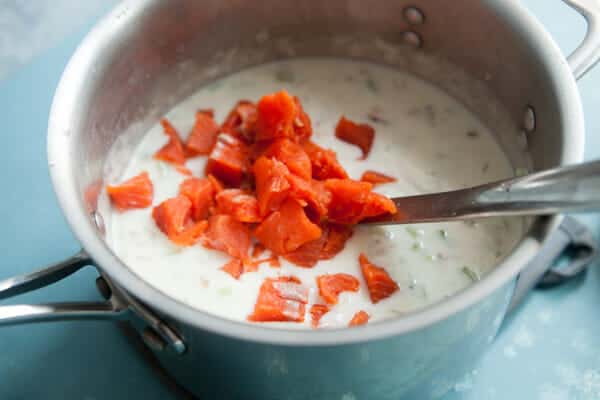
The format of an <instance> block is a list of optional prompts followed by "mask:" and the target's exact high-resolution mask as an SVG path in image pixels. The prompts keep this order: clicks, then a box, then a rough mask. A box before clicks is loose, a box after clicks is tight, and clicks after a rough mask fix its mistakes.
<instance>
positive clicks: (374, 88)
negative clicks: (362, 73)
mask: <svg viewBox="0 0 600 400" xmlns="http://www.w3.org/2000/svg"><path fill="white" fill-rule="evenodd" d="M365 84H366V85H367V89H369V90H370V91H371V92H372V93H377V92H378V91H379V88H378V87H377V83H376V82H375V80H374V79H373V78H367V80H366V81H365Z"/></svg>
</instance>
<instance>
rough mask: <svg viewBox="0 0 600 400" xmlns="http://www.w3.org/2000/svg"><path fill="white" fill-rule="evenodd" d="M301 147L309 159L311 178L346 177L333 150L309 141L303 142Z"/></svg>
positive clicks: (346, 174)
mask: <svg viewBox="0 0 600 400" xmlns="http://www.w3.org/2000/svg"><path fill="white" fill-rule="evenodd" d="M302 148H303V149H304V151H305V152H306V154H307V155H308V158H309V159H310V163H311V169H312V177H313V178H315V179H318V180H325V179H332V178H338V179H346V178H348V173H347V172H346V170H345V169H344V167H342V165H341V164H340V162H339V161H338V159H337V155H336V154H335V151H333V150H329V149H324V148H322V147H321V146H319V145H317V144H316V143H314V142H311V141H306V142H304V143H303V144H302Z"/></svg>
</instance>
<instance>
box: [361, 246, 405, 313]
mask: <svg viewBox="0 0 600 400" xmlns="http://www.w3.org/2000/svg"><path fill="white" fill-rule="evenodd" d="M358 260H359V262H360V269H361V271H362V275H363V278H364V279H365V281H366V282H367V288H368V289H369V297H370V298H371V302H372V303H373V304H377V303H379V302H380V301H381V300H383V299H386V298H388V297H390V296H391V295H392V294H394V293H395V292H396V291H397V290H399V288H398V284H397V283H396V282H394V280H393V279H392V278H391V277H390V276H389V275H388V273H387V272H386V270H385V269H383V268H381V267H378V266H377V265H374V264H372V263H371V262H370V261H369V260H368V259H367V256H365V255H364V254H362V253H361V254H360V256H359V257H358Z"/></svg>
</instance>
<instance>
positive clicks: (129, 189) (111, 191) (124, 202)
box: [86, 171, 154, 211]
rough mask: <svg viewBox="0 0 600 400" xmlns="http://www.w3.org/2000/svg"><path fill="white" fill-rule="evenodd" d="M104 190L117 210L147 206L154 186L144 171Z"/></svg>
mask: <svg viewBox="0 0 600 400" xmlns="http://www.w3.org/2000/svg"><path fill="white" fill-rule="evenodd" d="M106 191H107V193H108V196H109V197H110V201H111V203H112V204H113V206H115V207H116V208H117V209H118V210H119V211H125V210H130V209H134V208H146V207H149V206H150V205H152V198H153V196H154V186H153V185H152V181H151V180H150V175H148V173H147V172H146V171H144V172H142V173H140V174H139V175H136V176H134V177H133V178H130V179H128V180H126V181H125V182H123V183H121V184H119V185H108V186H107V187H106ZM86 193H87V192H86ZM96 198H97V196H96ZM94 200H95V199H94Z"/></svg>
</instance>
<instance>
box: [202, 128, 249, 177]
mask: <svg viewBox="0 0 600 400" xmlns="http://www.w3.org/2000/svg"><path fill="white" fill-rule="evenodd" d="M248 155H249V149H248V146H247V145H246V144H245V143H244V142H242V141H241V140H240V139H238V138H236V137H234V136H232V135H231V134H229V133H220V134H219V135H218V136H217V141H216V143H215V146H214V147H213V149H212V151H211V152H210V155H209V156H208V162H207V163H206V174H207V175H209V174H212V175H214V176H215V177H216V178H217V179H219V180H220V181H221V182H224V183H225V184H226V185H229V186H233V187H239V185H240V184H241V183H242V180H243V179H244V176H245V174H246V173H247V172H248V169H249V165H248Z"/></svg>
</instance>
